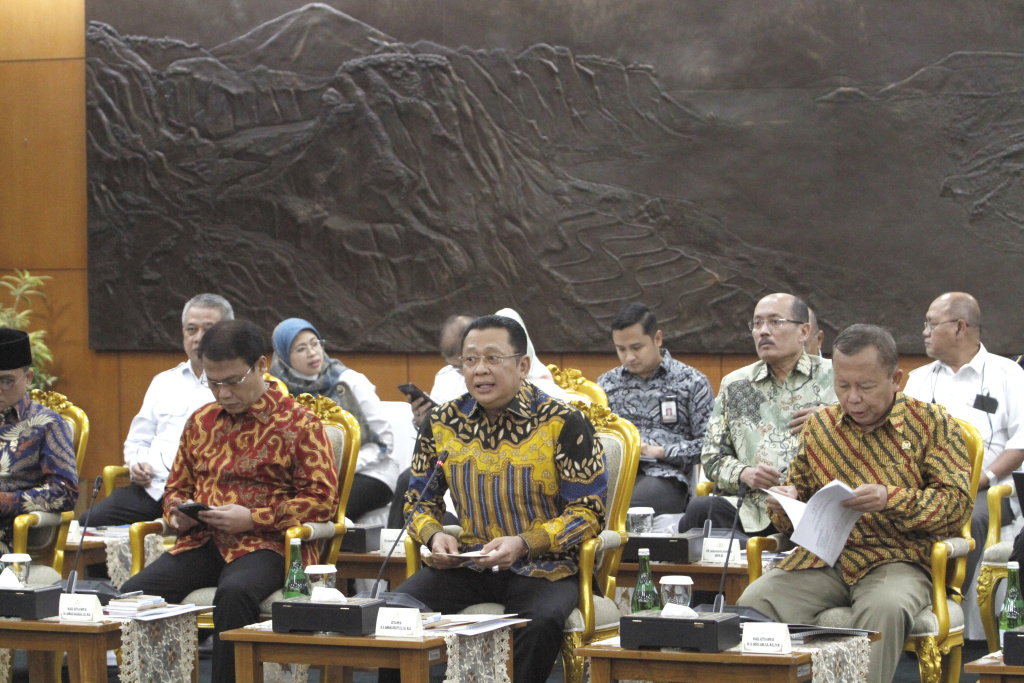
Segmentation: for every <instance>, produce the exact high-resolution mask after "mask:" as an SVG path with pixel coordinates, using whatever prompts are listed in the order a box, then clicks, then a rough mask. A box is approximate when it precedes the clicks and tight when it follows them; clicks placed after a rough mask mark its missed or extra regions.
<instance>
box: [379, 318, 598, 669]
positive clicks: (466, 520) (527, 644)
mask: <svg viewBox="0 0 1024 683" xmlns="http://www.w3.org/2000/svg"><path fill="white" fill-rule="evenodd" d="M525 354H526V333H525V331H523V328H522V326H521V325H520V324H519V323H517V322H516V321H514V320H512V319H510V318H505V317H503V316H485V317H483V318H477V319H476V320H474V321H473V322H472V323H471V324H470V325H469V327H468V328H467V329H466V333H465V336H464V337H463V344H462V368H463V373H464V374H465V377H466V386H467V388H468V389H469V392H468V393H467V394H464V395H463V396H461V397H460V398H457V399H455V400H454V401H449V402H448V403H445V404H443V405H441V406H438V407H437V408H435V409H434V410H433V411H432V412H431V414H430V416H429V417H428V418H427V420H426V422H425V423H424V424H423V427H422V428H421V430H420V435H419V440H418V442H417V445H416V452H415V455H414V456H413V462H412V475H413V476H412V479H411V481H410V486H409V492H408V494H407V495H406V504H405V512H406V514H407V515H408V514H410V513H411V514H412V515H413V517H412V523H411V525H410V533H411V534H412V535H413V537H414V538H416V539H417V540H419V541H420V542H421V543H423V544H424V545H426V546H427V547H428V548H429V549H430V550H431V552H432V555H431V557H430V558H428V560H427V563H428V565H429V566H427V567H424V568H423V569H422V570H421V571H419V572H417V573H416V574H415V575H413V576H412V577H411V578H410V579H409V580H407V581H406V582H405V583H403V584H402V585H401V586H399V587H398V591H399V592H402V593H408V594H410V595H413V596H414V597H416V598H418V599H419V600H421V601H422V602H424V603H426V604H427V605H428V606H429V607H430V608H431V609H434V610H440V611H442V612H448V613H451V612H458V611H459V610H461V609H463V608H465V607H467V606H469V605H472V604H476V603H481V602H498V603H501V604H503V605H504V606H505V610H506V611H507V612H510V613H516V614H518V615H519V616H520V617H524V618H528V619H530V622H529V623H527V624H526V626H525V627H524V628H521V629H517V630H516V632H515V634H514V636H513V638H514V641H513V648H512V658H513V668H514V672H515V680H516V681H543V680H545V679H547V677H548V674H549V673H550V672H551V667H552V665H553V664H554V661H555V657H556V656H557V655H558V649H559V644H560V642H561V633H562V628H563V626H564V625H565V620H566V618H567V617H568V616H569V614H570V613H571V612H572V610H573V608H574V607H575V606H576V602H577V597H578V580H577V571H578V566H577V557H578V546H579V544H580V543H582V542H583V541H585V540H587V539H588V538H592V537H594V536H596V535H597V534H598V533H599V532H600V530H601V528H602V526H603V524H604V514H605V509H604V506H605V493H606V492H607V489H608V480H607V477H606V475H605V470H604V451H603V450H602V449H601V445H600V442H599V441H598V440H597V439H596V438H595V437H594V427H593V425H591V424H590V421H589V420H588V419H587V418H586V417H585V416H584V415H583V414H582V413H581V412H580V411H579V410H577V409H575V408H573V407H571V406H568V405H566V404H565V403H562V402H561V401H558V400H556V399H553V398H551V397H550V396H548V395H547V394H545V393H543V392H542V391H540V390H539V389H538V388H537V387H535V386H534V385H533V384H531V383H529V382H527V381H525V380H526V376H527V373H528V372H529V370H530V360H529V357H528V356H527V355H525ZM439 456H440V459H441V460H442V461H443V466H442V471H441V472H439V473H438V477H437V479H436V482H437V484H436V485H434V484H432V485H431V490H430V491H428V492H427V494H424V489H425V487H426V484H427V483H428V479H429V477H430V474H431V473H432V472H433V470H434V466H435V464H436V463H437V461H438V459H439ZM445 490H449V491H451V497H452V501H453V502H454V504H455V510H454V512H455V513H456V514H457V515H458V518H459V524H460V526H461V527H462V530H461V532H460V534H459V537H458V538H455V537H454V536H450V535H448V534H446V533H445V532H444V529H443V527H442V526H441V522H440V520H441V519H442V515H443V513H444V501H443V500H442V496H443V495H444V492H445ZM417 503H419V505H418V506H417ZM472 550H482V551H484V552H488V553H489V554H488V555H487V556H486V557H479V558H476V559H475V560H473V561H466V559H465V558H459V557H450V556H448V555H442V554H441V553H450V554H457V553H459V552H466V551H472Z"/></svg>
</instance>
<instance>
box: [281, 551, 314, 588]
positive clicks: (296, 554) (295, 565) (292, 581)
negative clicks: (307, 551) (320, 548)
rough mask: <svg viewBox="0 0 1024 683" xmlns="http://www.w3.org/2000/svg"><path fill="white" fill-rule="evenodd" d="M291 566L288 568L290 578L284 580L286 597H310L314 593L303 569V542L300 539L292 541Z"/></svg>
mask: <svg viewBox="0 0 1024 683" xmlns="http://www.w3.org/2000/svg"><path fill="white" fill-rule="evenodd" d="M289 554H290V556H291V558H292V563H291V566H290V567H288V577H287V578H286V579H285V580H284V597H286V598H297V597H299V596H300V595H309V594H310V593H312V592H313V590H312V588H310V586H309V578H308V577H307V576H306V572H305V570H303V568H302V541H301V540H300V539H298V538H293V539H292V545H291V552H290V553H289Z"/></svg>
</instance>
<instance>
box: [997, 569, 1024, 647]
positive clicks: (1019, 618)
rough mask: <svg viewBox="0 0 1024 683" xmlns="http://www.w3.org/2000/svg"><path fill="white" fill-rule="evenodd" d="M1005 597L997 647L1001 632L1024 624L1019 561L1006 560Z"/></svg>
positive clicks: (1001, 636) (1000, 616)
mask: <svg viewBox="0 0 1024 683" xmlns="http://www.w3.org/2000/svg"><path fill="white" fill-rule="evenodd" d="M1006 569H1007V573H1008V576H1007V577H1006V599H1005V600H1003V611H1002V613H1001V614H1000V615H999V649H1002V648H1003V634H1005V633H1006V632H1007V631H1010V630H1012V629H1015V628H1017V627H1018V626H1021V625H1022V624H1024V598H1022V597H1021V594H1020V563H1018V562H1007V563H1006Z"/></svg>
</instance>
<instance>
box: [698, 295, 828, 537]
mask: <svg viewBox="0 0 1024 683" xmlns="http://www.w3.org/2000/svg"><path fill="white" fill-rule="evenodd" d="M747 327H748V328H749V329H750V332H751V334H752V335H753V338H754V344H755V347H756V348H757V356H758V358H759V359H760V360H758V361H757V362H756V363H754V364H753V365H748V366H747V367H745V368H740V369H739V370H736V371H735V372H731V373H729V374H728V375H726V376H725V377H724V378H722V386H721V388H720V389H719V392H718V397H717V398H716V399H715V407H714V409H713V410H712V411H711V419H710V421H709V422H708V429H707V432H706V433H705V435H704V447H703V449H702V451H701V466H702V467H703V470H704V473H705V474H706V475H707V477H708V478H709V479H710V480H711V481H714V482H716V492H717V493H719V494H721V495H712V496H701V497H698V498H694V499H693V500H691V501H690V504H689V505H688V506H687V508H686V513H685V514H684V515H683V518H682V520H681V521H680V522H679V529H680V531H686V530H687V529H692V528H695V527H700V526H702V525H703V524H704V521H705V520H707V519H711V521H712V524H713V525H714V526H715V527H722V528H729V527H731V526H732V523H733V520H734V519H735V517H736V500H737V498H736V493H737V492H738V490H739V486H740V482H743V483H745V484H747V486H749V487H750V493H748V494H747V496H746V498H745V499H744V502H743V509H742V510H740V511H739V521H740V526H741V527H742V530H743V531H744V532H745V533H747V534H759V533H763V532H769V533H771V532H772V531H774V528H773V527H772V523H771V520H770V519H769V517H768V512H767V508H766V505H767V504H766V502H765V499H766V498H767V494H765V493H764V492H763V491H762V490H760V489H768V488H771V487H772V486H777V485H779V484H781V483H782V482H783V481H784V480H785V476H786V471H787V469H788V468H789V461H790V460H791V459H792V458H793V456H795V455H796V452H797V448H798V446H799V434H800V430H801V428H802V427H803V423H804V421H806V420H807V418H808V417H809V416H810V415H811V414H812V413H814V412H815V411H816V410H818V409H819V408H821V407H823V406H826V405H830V404H832V403H835V401H836V393H835V390H834V389H833V388H832V363H831V361H829V360H828V359H825V358H821V357H820V356H811V355H808V354H807V353H805V352H804V342H806V341H807V338H808V337H809V335H810V333H811V326H810V323H809V314H808V309H807V304H806V303H804V301H803V300H801V299H799V298H797V297H795V296H793V295H792V294H769V295H768V296H766V297H764V298H763V299H761V300H760V301H759V302H758V303H757V306H756V307H755V308H754V316H753V319H752V320H751V321H750V322H749V323H748V324H747Z"/></svg>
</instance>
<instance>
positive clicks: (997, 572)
mask: <svg viewBox="0 0 1024 683" xmlns="http://www.w3.org/2000/svg"><path fill="white" fill-rule="evenodd" d="M1013 493H1014V490H1013V485H1011V484H998V485H996V486H992V487H991V488H989V490H988V493H987V494H986V496H987V498H988V536H987V537H986V539H985V552H984V554H982V556H981V569H980V570H979V571H978V608H979V611H980V612H981V625H982V626H983V627H984V628H985V642H986V643H987V644H988V649H989V652H995V651H996V650H998V649H999V625H998V616H997V614H996V611H997V610H998V609H999V605H997V604H996V603H995V597H996V589H997V588H998V587H999V583H1000V582H1002V581H1005V580H1006V577H1007V576H1008V575H1009V571H1008V570H1007V569H1006V563H1007V562H1009V561H1010V553H1011V552H1013V541H1012V540H1010V541H1004V540H1002V528H1001V527H1002V519H1003V510H1002V508H1003V498H1009V497H1010V496H1012V495H1013Z"/></svg>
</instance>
